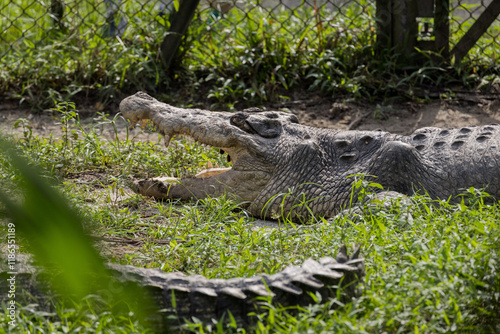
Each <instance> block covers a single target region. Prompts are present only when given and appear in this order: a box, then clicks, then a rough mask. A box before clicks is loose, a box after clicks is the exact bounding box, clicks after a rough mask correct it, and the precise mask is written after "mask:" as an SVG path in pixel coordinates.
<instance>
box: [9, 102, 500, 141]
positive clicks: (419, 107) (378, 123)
mask: <svg viewBox="0 0 500 334" xmlns="http://www.w3.org/2000/svg"><path fill="white" fill-rule="evenodd" d="M265 109H268V110H280V109H281V110H283V109H284V110H289V111H291V112H292V113H294V114H295V115H297V117H298V118H299V121H300V123H301V124H305V125H310V126H314V127H319V128H331V129H343V130H379V129H380V130H384V131H389V132H393V133H398V134H410V133H412V132H414V131H415V130H416V129H418V128H422V127H427V126H436V127H442V128H456V127H463V126H473V125H485V124H492V123H500V95H499V96H478V95H464V96H462V97H458V98H457V99H454V100H445V101H439V100H434V101H431V102H427V103H416V102H402V103H401V102H399V103H394V104H389V105H378V104H376V103H369V102H367V101H355V102H342V101H333V100H329V99H325V98H320V97H313V98H311V99H309V100H296V101H290V102H285V103H269V104H268V105H267V106H266V108H265ZM104 112H107V111H106V110H104ZM109 112H110V111H109ZM110 113H111V112H110ZM85 114H89V112H88V111H87V112H86V113H85ZM20 118H23V119H25V120H26V121H27V122H29V125H30V126H31V129H32V131H33V134H36V135H41V136H48V135H50V134H53V136H54V137H55V138H60V137H62V136H63V135H64V133H63V130H62V125H61V124H60V121H59V120H58V119H57V118H56V117H55V116H54V115H52V114H47V113H33V112H31V111H30V110H28V109H25V108H22V107H19V106H18V105H16V104H12V103H5V102H1V101H0V133H3V134H8V135H17V136H19V135H22V126H19V127H18V128H15V127H14V124H15V123H16V121H18V120H19V119H20ZM98 123H99V120H96V119H94V118H92V117H88V116H87V117H85V118H82V124H84V125H85V126H86V127H90V126H94V129H96V131H97V132H98V133H100V134H102V135H103V136H104V137H107V138H109V139H114V137H115V133H114V130H113V128H112V127H111V126H109V125H104V126H100V125H97V124H98ZM117 127H118V131H119V133H118V136H119V138H121V139H123V138H125V137H126V135H127V131H126V128H127V125H126V123H125V122H124V121H123V120H122V119H119V120H118V121H117ZM129 136H133V137H137V138H138V139H139V140H151V141H155V142H156V141H158V134H156V133H152V132H148V131H141V130H139V129H138V128H136V129H134V130H132V131H131V132H130V133H129Z"/></svg>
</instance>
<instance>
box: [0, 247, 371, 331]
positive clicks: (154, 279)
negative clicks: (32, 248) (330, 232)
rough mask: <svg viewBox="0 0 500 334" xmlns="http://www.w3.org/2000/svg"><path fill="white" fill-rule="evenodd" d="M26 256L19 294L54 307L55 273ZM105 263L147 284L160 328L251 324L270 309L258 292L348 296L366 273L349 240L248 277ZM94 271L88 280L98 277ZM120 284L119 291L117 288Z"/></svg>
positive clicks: (282, 296) (152, 316)
mask: <svg viewBox="0 0 500 334" xmlns="http://www.w3.org/2000/svg"><path fill="white" fill-rule="evenodd" d="M6 262H7V261H3V262H2V263H6ZM25 262H26V263H22V265H21V263H18V264H17V265H16V266H17V268H16V276H15V277H16V278H15V284H16V288H15V289H16V291H17V292H16V294H18V295H19V292H20V291H22V290H23V291H26V292H28V293H29V295H30V296H34V297H35V298H37V304H38V305H39V307H41V308H42V309H44V310H46V311H50V302H49V301H48V300H50V299H51V298H52V297H53V295H52V294H51V291H52V288H51V274H50V273H48V272H47V271H43V269H41V268H38V267H34V266H33V265H31V264H30V263H29V262H28V261H26V260H25ZM106 267H107V272H108V274H109V275H110V277H112V278H114V279H115V280H116V281H117V283H116V284H122V286H127V284H133V285H134V286H135V287H139V288H140V289H143V291H142V292H140V295H141V296H137V298H138V301H139V302H140V300H142V299H141V298H142V296H147V295H149V296H150V297H151V299H152V300H153V301H154V303H152V305H143V307H146V306H147V307H148V309H147V311H148V315H147V320H149V323H150V326H152V327H153V328H154V329H155V330H156V331H158V332H164V331H165V329H166V328H169V327H176V326H179V325H182V324H183V323H184V321H185V320H192V319H193V317H196V318H197V319H199V320H201V321H205V322H206V321H210V320H211V319H221V318H222V317H223V316H226V319H227V317H228V314H229V312H230V313H231V316H232V317H233V318H234V319H235V320H236V321H237V322H238V323H239V324H242V325H248V324H251V323H252V320H253V318H252V316H251V315H249V313H251V312H256V311H259V310H260V311H263V310H264V309H265V308H262V307H261V306H262V304H263V303H262V301H261V300H260V299H259V298H258V297H267V298H268V299H267V300H268V301H269V302H271V303H272V304H276V305H282V306H304V305H308V304H312V303H314V301H313V298H312V297H311V294H313V295H316V296H318V297H319V296H320V297H321V299H320V300H322V301H327V300H329V299H331V298H337V297H339V296H341V301H342V302H346V301H348V300H350V299H351V298H353V297H356V296H358V295H359V294H360V289H359V283H360V282H362V280H363V277H364V276H365V267H364V263H363V259H362V258H361V257H360V246H359V245H358V246H356V247H355V249H354V250H353V253H352V255H350V256H349V255H348V252H347V247H346V246H345V245H344V246H341V247H340V249H339V250H338V252H337V256H336V258H332V257H328V256H327V257H323V258H321V259H319V261H316V260H313V259H311V258H310V259H307V260H305V261H304V262H303V264H302V265H301V266H288V267H286V268H285V269H284V270H282V271H280V272H278V273H276V274H273V275H265V274H263V275H258V276H254V277H248V278H231V279H207V278H205V277H203V276H201V275H192V276H185V275H184V274H182V273H165V272H163V271H161V270H158V269H147V268H139V267H134V266H131V265H120V264H113V263H108V264H107V265H106ZM0 269H1V266H0ZM10 271H11V270H10ZM12 274H13V273H12V272H9V270H4V271H2V270H0V279H1V281H2V282H4V283H2V284H0V304H1V303H3V302H5V303H7V302H8V301H9V299H8V298H10V297H8V296H9V286H8V284H5V283H6V282H8V279H9V278H11V277H12ZM89 277H90V278H89V279H88V280H87V281H88V282H89V284H92V283H91V282H93V281H94V280H96V279H97V278H95V277H94V278H92V276H89ZM116 284H115V286H114V287H113V289H112V290H114V291H117V289H118V285H116ZM172 295H174V296H175V303H174V302H173V298H172ZM18 300H19V298H18Z"/></svg>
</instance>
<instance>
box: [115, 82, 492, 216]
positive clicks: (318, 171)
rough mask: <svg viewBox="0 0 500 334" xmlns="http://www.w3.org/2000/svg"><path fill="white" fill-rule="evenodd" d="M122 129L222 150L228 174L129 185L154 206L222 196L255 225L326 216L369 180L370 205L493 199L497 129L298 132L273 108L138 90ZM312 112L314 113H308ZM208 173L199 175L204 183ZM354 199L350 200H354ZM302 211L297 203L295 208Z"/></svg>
mask: <svg viewBox="0 0 500 334" xmlns="http://www.w3.org/2000/svg"><path fill="white" fill-rule="evenodd" d="M120 111H121V113H122V114H123V116H124V117H125V118H127V119H128V120H130V122H131V125H130V126H131V128H133V126H134V125H135V124H136V123H137V122H139V121H143V122H144V121H146V120H150V121H151V122H152V123H153V124H154V125H155V126H156V128H157V129H158V131H159V132H160V133H161V134H162V135H163V136H164V138H165V143H166V145H167V146H168V143H169V141H170V139H171V137H172V136H174V135H187V136H190V137H192V138H193V139H194V140H196V141H198V142H200V143H202V144H207V145H210V146H213V147H218V148H220V149H221V150H223V151H225V152H227V154H228V155H229V157H230V159H231V161H232V168H230V169H226V170H215V171H213V173H207V174H208V175H201V176H202V177H194V178H184V179H180V180H176V181H174V182H171V183H167V182H162V181H161V180H154V179H146V180H140V181H136V182H135V183H134V185H133V187H134V189H135V190H136V192H138V193H140V194H143V195H145V196H153V197H156V198H159V199H176V198H180V199H188V198H193V197H194V198H203V197H206V196H219V195H221V194H223V193H228V194H231V195H232V196H233V197H234V198H236V199H238V200H241V201H242V202H243V203H247V210H248V211H249V213H250V214H252V215H254V216H257V217H261V218H264V219H268V218H273V217H276V215H277V214H284V215H286V216H288V217H291V218H292V219H293V218H296V217H299V218H300V217H301V215H304V214H307V212H310V213H312V214H314V215H318V216H323V217H334V216H335V215H337V214H338V213H340V212H343V211H344V210H345V209H346V208H347V207H348V206H349V205H352V204H353V203H355V202H356V201H357V197H356V196H353V190H352V189H353V188H352V186H353V182H354V178H353V177H349V176H352V175H356V174H363V175H365V176H367V177H370V178H371V177H374V179H373V180H374V181H375V182H376V183H378V184H380V185H381V186H382V187H383V190H377V191H378V192H377V193H376V195H375V196H376V198H378V199H384V198H389V199H393V198H400V197H403V198H404V197H405V196H409V195H414V194H423V195H428V196H430V197H431V198H434V199H444V200H447V199H450V201H451V202H457V201H459V200H460V196H459V195H461V194H463V193H464V192H465V191H464V190H466V189H469V188H470V187H474V188H477V189H484V190H485V191H487V192H488V193H489V194H490V195H492V196H493V198H494V197H498V195H500V177H498V176H499V175H500V165H499V163H500V149H499V145H500V126H499V125H497V124H492V125H485V126H470V127H462V128H459V129H441V128H437V127H425V128H421V129H418V130H416V131H415V132H413V133H412V134H410V135H408V136H404V135H398V134H393V133H390V132H385V131H357V130H352V131H344V130H334V129H320V128H314V127H309V126H306V125H301V124H299V122H298V119H297V117H296V116H294V115H293V114H291V113H286V112H280V111H262V112H254V111H242V112H236V113H230V112H210V111H206V110H200V109H183V108H176V107H173V106H170V105H168V104H165V103H162V102H159V101H158V100H156V99H154V98H153V97H151V96H149V95H147V94H146V93H144V92H138V93H136V94H135V95H132V96H129V97H127V98H125V99H124V100H122V102H121V103H120ZM312 112H313V111H312ZM204 176H208V177H204ZM353 197H354V198H353ZM304 203H305V204H306V205H303V204H304Z"/></svg>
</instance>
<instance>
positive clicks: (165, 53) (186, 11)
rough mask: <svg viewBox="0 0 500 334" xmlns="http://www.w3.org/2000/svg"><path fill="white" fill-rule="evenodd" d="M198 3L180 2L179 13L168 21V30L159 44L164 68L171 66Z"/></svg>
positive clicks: (194, 0)
mask: <svg viewBox="0 0 500 334" xmlns="http://www.w3.org/2000/svg"><path fill="white" fill-rule="evenodd" d="M199 2H200V0H182V1H181V2H180V5H179V11H178V12H176V13H175V14H174V15H173V17H172V19H171V21H170V22H171V24H170V29H169V30H168V32H167V34H166V36H165V38H164V39H163V42H162V43H161V54H162V58H163V63H164V65H165V68H169V67H170V65H171V64H172V61H173V59H174V57H175V54H176V52H177V49H178V48H179V46H180V45H181V40H182V37H183V36H184V34H185V33H186V31H187V28H188V27H189V23H190V22H191V20H192V18H193V16H194V12H195V10H196V7H198V3H199Z"/></svg>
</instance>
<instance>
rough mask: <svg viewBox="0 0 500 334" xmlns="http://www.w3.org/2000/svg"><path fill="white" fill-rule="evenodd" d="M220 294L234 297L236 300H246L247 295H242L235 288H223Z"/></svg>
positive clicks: (241, 292)
mask: <svg viewBox="0 0 500 334" xmlns="http://www.w3.org/2000/svg"><path fill="white" fill-rule="evenodd" d="M219 292H220V293H223V294H225V295H228V296H231V297H235V298H238V299H246V298H247V295H245V294H244V293H243V291H241V290H240V289H237V288H230V287H225V288H222V289H220V290H219Z"/></svg>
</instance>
